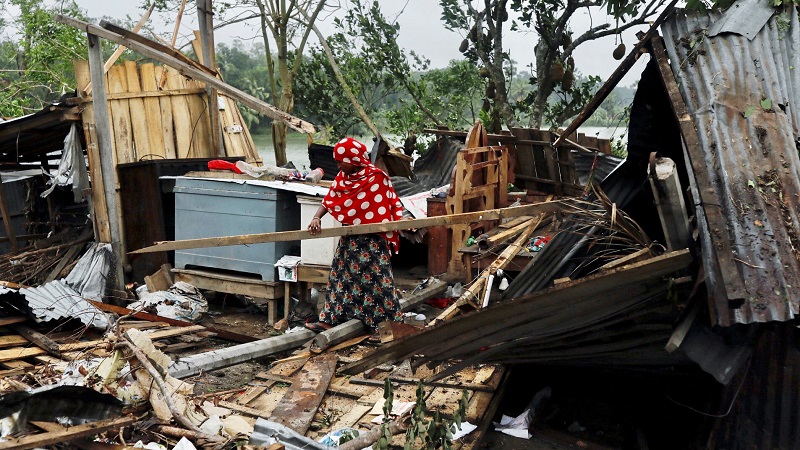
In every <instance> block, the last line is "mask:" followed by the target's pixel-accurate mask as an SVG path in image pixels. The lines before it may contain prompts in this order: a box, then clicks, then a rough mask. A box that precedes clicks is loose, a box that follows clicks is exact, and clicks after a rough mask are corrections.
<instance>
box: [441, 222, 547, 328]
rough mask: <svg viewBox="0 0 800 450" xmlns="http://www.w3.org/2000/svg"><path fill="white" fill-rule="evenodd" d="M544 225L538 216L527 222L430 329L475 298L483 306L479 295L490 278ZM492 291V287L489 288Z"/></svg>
mask: <svg viewBox="0 0 800 450" xmlns="http://www.w3.org/2000/svg"><path fill="white" fill-rule="evenodd" d="M540 223H542V216H541V215H540V216H538V217H536V218H532V219H530V220H529V221H527V222H525V224H526V225H527V227H525V228H523V230H522V231H521V234H520V235H519V236H517V238H516V239H515V240H514V242H513V243H512V244H511V245H509V246H508V247H506V248H505V250H503V252H502V253H500V255H499V256H498V257H497V259H496V260H495V261H494V262H493V263H492V264H491V265H490V266H489V267H487V268H486V269H484V270H483V271H482V272H481V274H480V275H479V276H478V279H477V280H476V281H475V282H474V283H472V284H471V285H470V286H469V287H468V288H467V289H466V290H465V291H464V293H463V294H462V295H461V296H460V297H459V298H458V299H457V300H456V301H455V302H453V304H452V305H450V306H448V307H447V308H446V309H445V310H444V311H442V313H441V314H439V315H438V316H437V317H436V318H435V319H434V320H432V321H431V323H429V324H428V326H429V327H432V326H434V325H436V324H437V323H439V322H441V321H444V320H448V319H451V318H452V317H453V316H455V315H456V314H457V313H458V308H460V307H461V306H464V305H466V304H467V303H468V302H469V301H472V300H473V297H475V298H476V299H478V302H477V303H478V304H479V305H480V304H482V303H483V302H482V301H481V299H482V298H483V296H480V297H478V296H477V295H478V294H479V293H481V292H483V290H484V289H485V288H486V287H487V280H490V279H491V278H490V277H494V275H495V273H497V271H498V270H500V269H505V268H506V266H507V265H508V263H509V262H511V261H512V260H513V258H514V256H516V255H517V253H518V252H519V251H520V250H522V248H523V244H524V243H527V241H528V238H529V237H530V235H531V234H532V233H533V232H534V231H535V230H536V228H538V227H539V224H540ZM488 287H489V288H490V289H491V286H488Z"/></svg>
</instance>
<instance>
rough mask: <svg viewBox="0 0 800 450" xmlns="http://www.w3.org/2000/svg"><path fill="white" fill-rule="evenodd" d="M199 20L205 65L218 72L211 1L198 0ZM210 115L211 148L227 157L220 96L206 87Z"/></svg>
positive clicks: (214, 90) (216, 153) (217, 153)
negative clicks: (220, 120)
mask: <svg viewBox="0 0 800 450" xmlns="http://www.w3.org/2000/svg"><path fill="white" fill-rule="evenodd" d="M197 19H198V22H199V24H200V43H201V45H202V47H203V65H205V66H206V67H208V68H210V69H212V70H214V71H216V70H217V55H216V53H215V51H214V11H213V9H212V5H211V0H197ZM206 92H207V93H208V115H209V118H210V119H211V146H212V147H213V151H214V154H215V155H218V156H225V153H224V150H223V149H222V144H221V142H222V129H221V128H220V124H219V94H218V93H217V90H216V89H214V88H213V87H211V86H208V85H206Z"/></svg>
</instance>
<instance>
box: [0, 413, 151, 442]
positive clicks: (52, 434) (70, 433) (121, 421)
mask: <svg viewBox="0 0 800 450" xmlns="http://www.w3.org/2000/svg"><path fill="white" fill-rule="evenodd" d="M136 421H137V419H136V418H135V417H120V418H118V419H110V420H101V421H98V422H91V423H85V424H83V425H77V426H74V427H70V428H68V429H66V430H58V431H49V432H47V433H40V434H33V435H28V436H25V437H21V438H16V439H15V438H13V437H10V436H9V437H7V438H6V439H8V440H7V441H5V442H0V450H23V449H28V448H36V447H44V446H46V445H52V444H56V443H59V442H69V441H71V440H73V439H79V438H82V437H86V436H91V435H94V434H99V433H102V432H104V431H108V430H113V429H118V428H122V427H124V426H128V425H131V424H133V423H135V422H136Z"/></svg>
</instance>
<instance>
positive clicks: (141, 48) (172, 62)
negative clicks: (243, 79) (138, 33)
mask: <svg viewBox="0 0 800 450" xmlns="http://www.w3.org/2000/svg"><path fill="white" fill-rule="evenodd" d="M53 20H55V21H56V22H59V23H64V24H67V25H70V26H72V27H75V28H78V29H80V30H83V31H85V32H87V33H89V34H92V35H94V36H98V37H101V38H103V39H108V40H110V41H112V42H116V43H118V44H122V45H125V46H127V47H128V48H130V49H131V50H133V51H135V52H137V53H140V54H142V55H143V56H146V57H149V58H152V59H154V60H156V61H160V62H162V63H164V64H167V65H169V66H171V67H175V68H178V69H180V70H181V72H183V73H184V74H186V75H187V76H190V77H192V78H193V79H196V80H199V81H203V82H205V83H207V84H209V85H211V86H212V87H215V88H217V89H219V91H220V92H222V93H225V94H227V95H229V96H231V97H233V98H235V99H236V100H238V101H240V102H242V103H244V104H245V105H247V106H249V107H251V108H253V109H255V110H256V111H259V112H261V113H262V114H265V115H266V116H268V117H271V118H272V119H275V120H279V121H282V122H284V123H286V124H287V125H288V126H290V127H291V128H293V129H295V130H297V131H299V132H301V133H314V132H316V129H315V128H314V125H312V124H310V123H308V122H306V121H304V120H300V119H298V118H297V117H294V116H292V115H291V114H288V113H286V112H284V111H281V110H279V109H278V108H276V107H274V106H272V105H270V104H268V103H266V102H263V101H261V100H259V99H257V98H255V97H253V96H252V95H250V94H247V93H245V92H242V91H241V90H239V89H236V88H234V87H233V86H230V85H228V84H226V83H223V82H222V81H220V80H218V79H216V78H215V77H214V76H212V75H210V74H208V73H206V72H204V71H202V70H199V69H196V68H194V67H192V66H191V65H189V64H187V63H185V62H183V61H181V60H179V59H178V58H176V57H174V56H172V55H168V54H165V53H163V52H161V51H158V50H154V49H153V48H152V47H151V46H150V45H143V44H142V43H140V42H136V41H133V40H131V39H127V38H125V37H122V36H120V35H119V34H117V33H113V32H110V31H108V30H105V29H103V28H100V27H98V26H96V25H92V24H90V23H87V22H84V21H82V20H78V19H74V18H72V17H68V16H64V15H62V14H56V15H55V16H54V17H53ZM150 44H152V42H151V43H150Z"/></svg>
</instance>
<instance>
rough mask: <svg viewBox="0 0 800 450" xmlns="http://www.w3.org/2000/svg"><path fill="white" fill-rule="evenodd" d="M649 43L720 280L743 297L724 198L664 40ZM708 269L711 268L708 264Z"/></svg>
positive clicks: (728, 292) (731, 296)
mask: <svg viewBox="0 0 800 450" xmlns="http://www.w3.org/2000/svg"><path fill="white" fill-rule="evenodd" d="M650 43H651V45H652V46H653V58H655V59H656V61H657V62H658V70H659V72H660V73H661V80H662V81H663V82H664V88H665V89H666V91H667V95H669V97H670V100H671V101H670V105H671V106H672V110H673V112H674V114H675V117H676V118H677V119H678V124H679V125H680V129H681V136H682V137H683V142H684V143H685V144H686V151H687V153H688V156H689V163H690V164H691V165H692V171H693V172H694V176H695V179H696V181H697V192H698V194H699V195H700V199H699V200H700V204H701V205H703V206H702V211H703V212H705V214H706V221H707V222H708V228H709V230H707V233H708V234H709V235H710V236H711V239H712V241H713V242H712V243H711V248H712V249H713V252H714V259H715V260H716V262H717V265H718V267H719V271H720V273H721V275H722V281H723V283H720V284H721V285H722V286H723V289H725V294H726V295H727V297H728V301H737V300H740V299H743V298H746V297H747V290H746V289H745V288H744V281H743V280H742V276H741V274H740V273H739V270H738V268H737V266H736V262H735V258H734V255H735V253H734V251H733V248H732V247H733V246H732V245H731V239H730V232H729V231H728V228H729V227H728V224H727V223H726V221H725V217H724V216H723V214H722V212H721V209H722V207H721V205H722V204H723V202H722V200H720V198H719V194H720V192H717V190H715V189H714V187H713V186H712V184H711V180H710V178H709V169H708V167H706V162H705V158H704V157H703V152H704V151H705V150H704V149H703V147H702V145H701V144H700V138H699V137H698V136H697V127H695V125H694V119H693V118H692V116H691V115H690V114H689V108H687V106H686V102H685V101H684V100H683V97H682V96H681V93H680V90H679V89H678V82H677V81H676V80H675V74H674V73H672V69H671V68H670V66H669V61H668V57H667V51H666V49H665V48H664V44H663V42H661V37H660V36H657V37H654V38H653V39H651V40H650ZM708 270H712V269H711V268H708Z"/></svg>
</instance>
